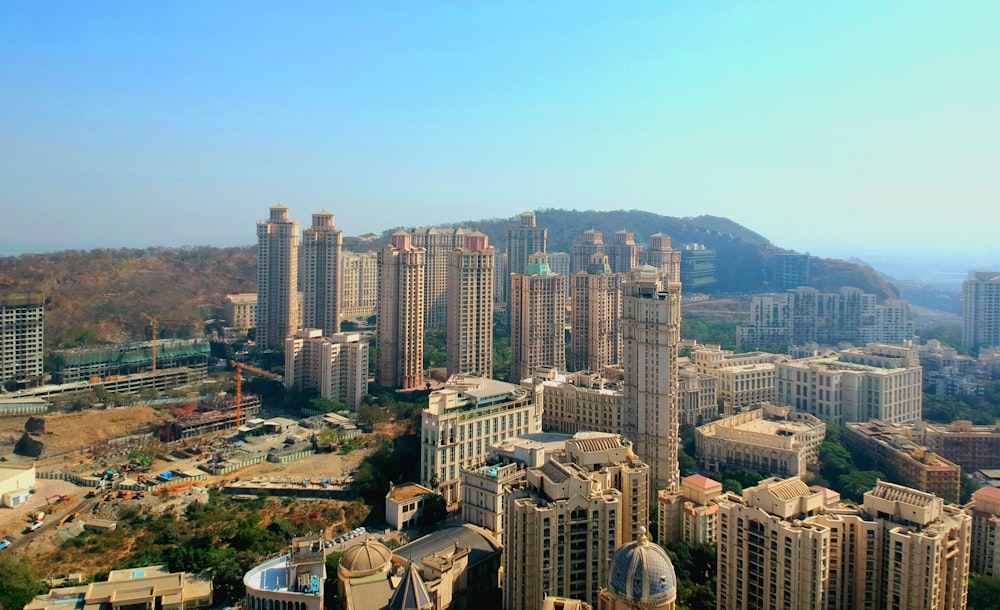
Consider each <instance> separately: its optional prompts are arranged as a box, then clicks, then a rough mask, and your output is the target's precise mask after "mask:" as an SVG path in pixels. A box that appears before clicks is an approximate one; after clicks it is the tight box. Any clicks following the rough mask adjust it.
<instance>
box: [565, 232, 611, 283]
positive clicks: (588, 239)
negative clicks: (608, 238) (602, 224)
mask: <svg viewBox="0 0 1000 610" xmlns="http://www.w3.org/2000/svg"><path fill="white" fill-rule="evenodd" d="M572 254H573V257H572V260H571V267H570V270H569V272H570V275H575V274H577V273H580V272H581V271H586V270H587V267H589V266H590V263H591V261H592V259H593V258H594V255H595V254H605V252H604V235H603V234H602V233H601V232H600V231H598V230H596V229H589V230H587V231H584V232H583V235H581V236H580V240H579V241H577V242H574V243H573V253H572Z"/></svg>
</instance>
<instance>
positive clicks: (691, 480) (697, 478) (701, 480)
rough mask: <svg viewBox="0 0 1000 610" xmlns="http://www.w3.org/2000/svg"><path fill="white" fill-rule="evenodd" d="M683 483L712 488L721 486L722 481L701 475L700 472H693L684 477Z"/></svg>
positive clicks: (700, 487)
mask: <svg viewBox="0 0 1000 610" xmlns="http://www.w3.org/2000/svg"><path fill="white" fill-rule="evenodd" d="M683 482H684V483H687V484H688V485H690V486H691V487H697V488H699V489H712V488H713V487H722V483H720V482H718V481H715V480H712V479H710V478H708V477H705V476H702V475H700V474H693V475H691V476H689V477H684V479H683Z"/></svg>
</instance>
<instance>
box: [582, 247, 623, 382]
mask: <svg viewBox="0 0 1000 610" xmlns="http://www.w3.org/2000/svg"><path fill="white" fill-rule="evenodd" d="M570 279H571V280H572V283H573V290H572V294H573V310H572V311H573V314H572V315H573V317H572V320H573V330H572V334H571V336H572V352H573V353H572V365H571V366H572V370H574V371H601V370H604V367H606V366H611V365H614V364H618V363H619V361H620V360H621V349H622V347H621V329H620V319H621V303H622V297H621V279H622V276H621V275H618V274H613V273H611V266H610V264H609V263H608V257H607V255H604V254H595V255H594V256H593V257H591V260H590V264H589V265H587V267H586V268H584V269H583V270H582V271H580V272H578V273H575V274H573V276H572V277H571V278H570Z"/></svg>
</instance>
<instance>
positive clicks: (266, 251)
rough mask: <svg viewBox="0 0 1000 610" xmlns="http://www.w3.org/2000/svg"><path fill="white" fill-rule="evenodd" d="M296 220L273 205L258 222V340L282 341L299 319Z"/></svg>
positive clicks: (269, 343) (265, 343)
mask: <svg viewBox="0 0 1000 610" xmlns="http://www.w3.org/2000/svg"><path fill="white" fill-rule="evenodd" d="M299 297H300V295H299V223H297V222H294V221H292V220H291V218H290V216H289V213H288V208H286V207H285V206H282V205H276V206H273V207H272V208H271V210H270V217H269V218H268V220H266V221H262V222H258V223H257V344H258V345H260V346H261V347H263V348H265V349H267V348H271V347H273V346H275V345H283V344H284V343H285V338H286V337H290V336H291V335H294V334H295V331H297V330H298V329H299V328H301V326H302V323H301V320H302V306H301V303H300V300H299Z"/></svg>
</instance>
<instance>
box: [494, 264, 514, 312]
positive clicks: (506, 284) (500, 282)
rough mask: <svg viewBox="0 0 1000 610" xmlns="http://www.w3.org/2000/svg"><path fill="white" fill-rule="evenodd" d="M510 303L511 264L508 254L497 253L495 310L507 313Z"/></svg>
mask: <svg viewBox="0 0 1000 610" xmlns="http://www.w3.org/2000/svg"><path fill="white" fill-rule="evenodd" d="M508 303H510V264H509V263H508V262H507V253H506V252H497V253H496V264H495V265H494V267H493V310H494V311H507V304H508Z"/></svg>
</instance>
